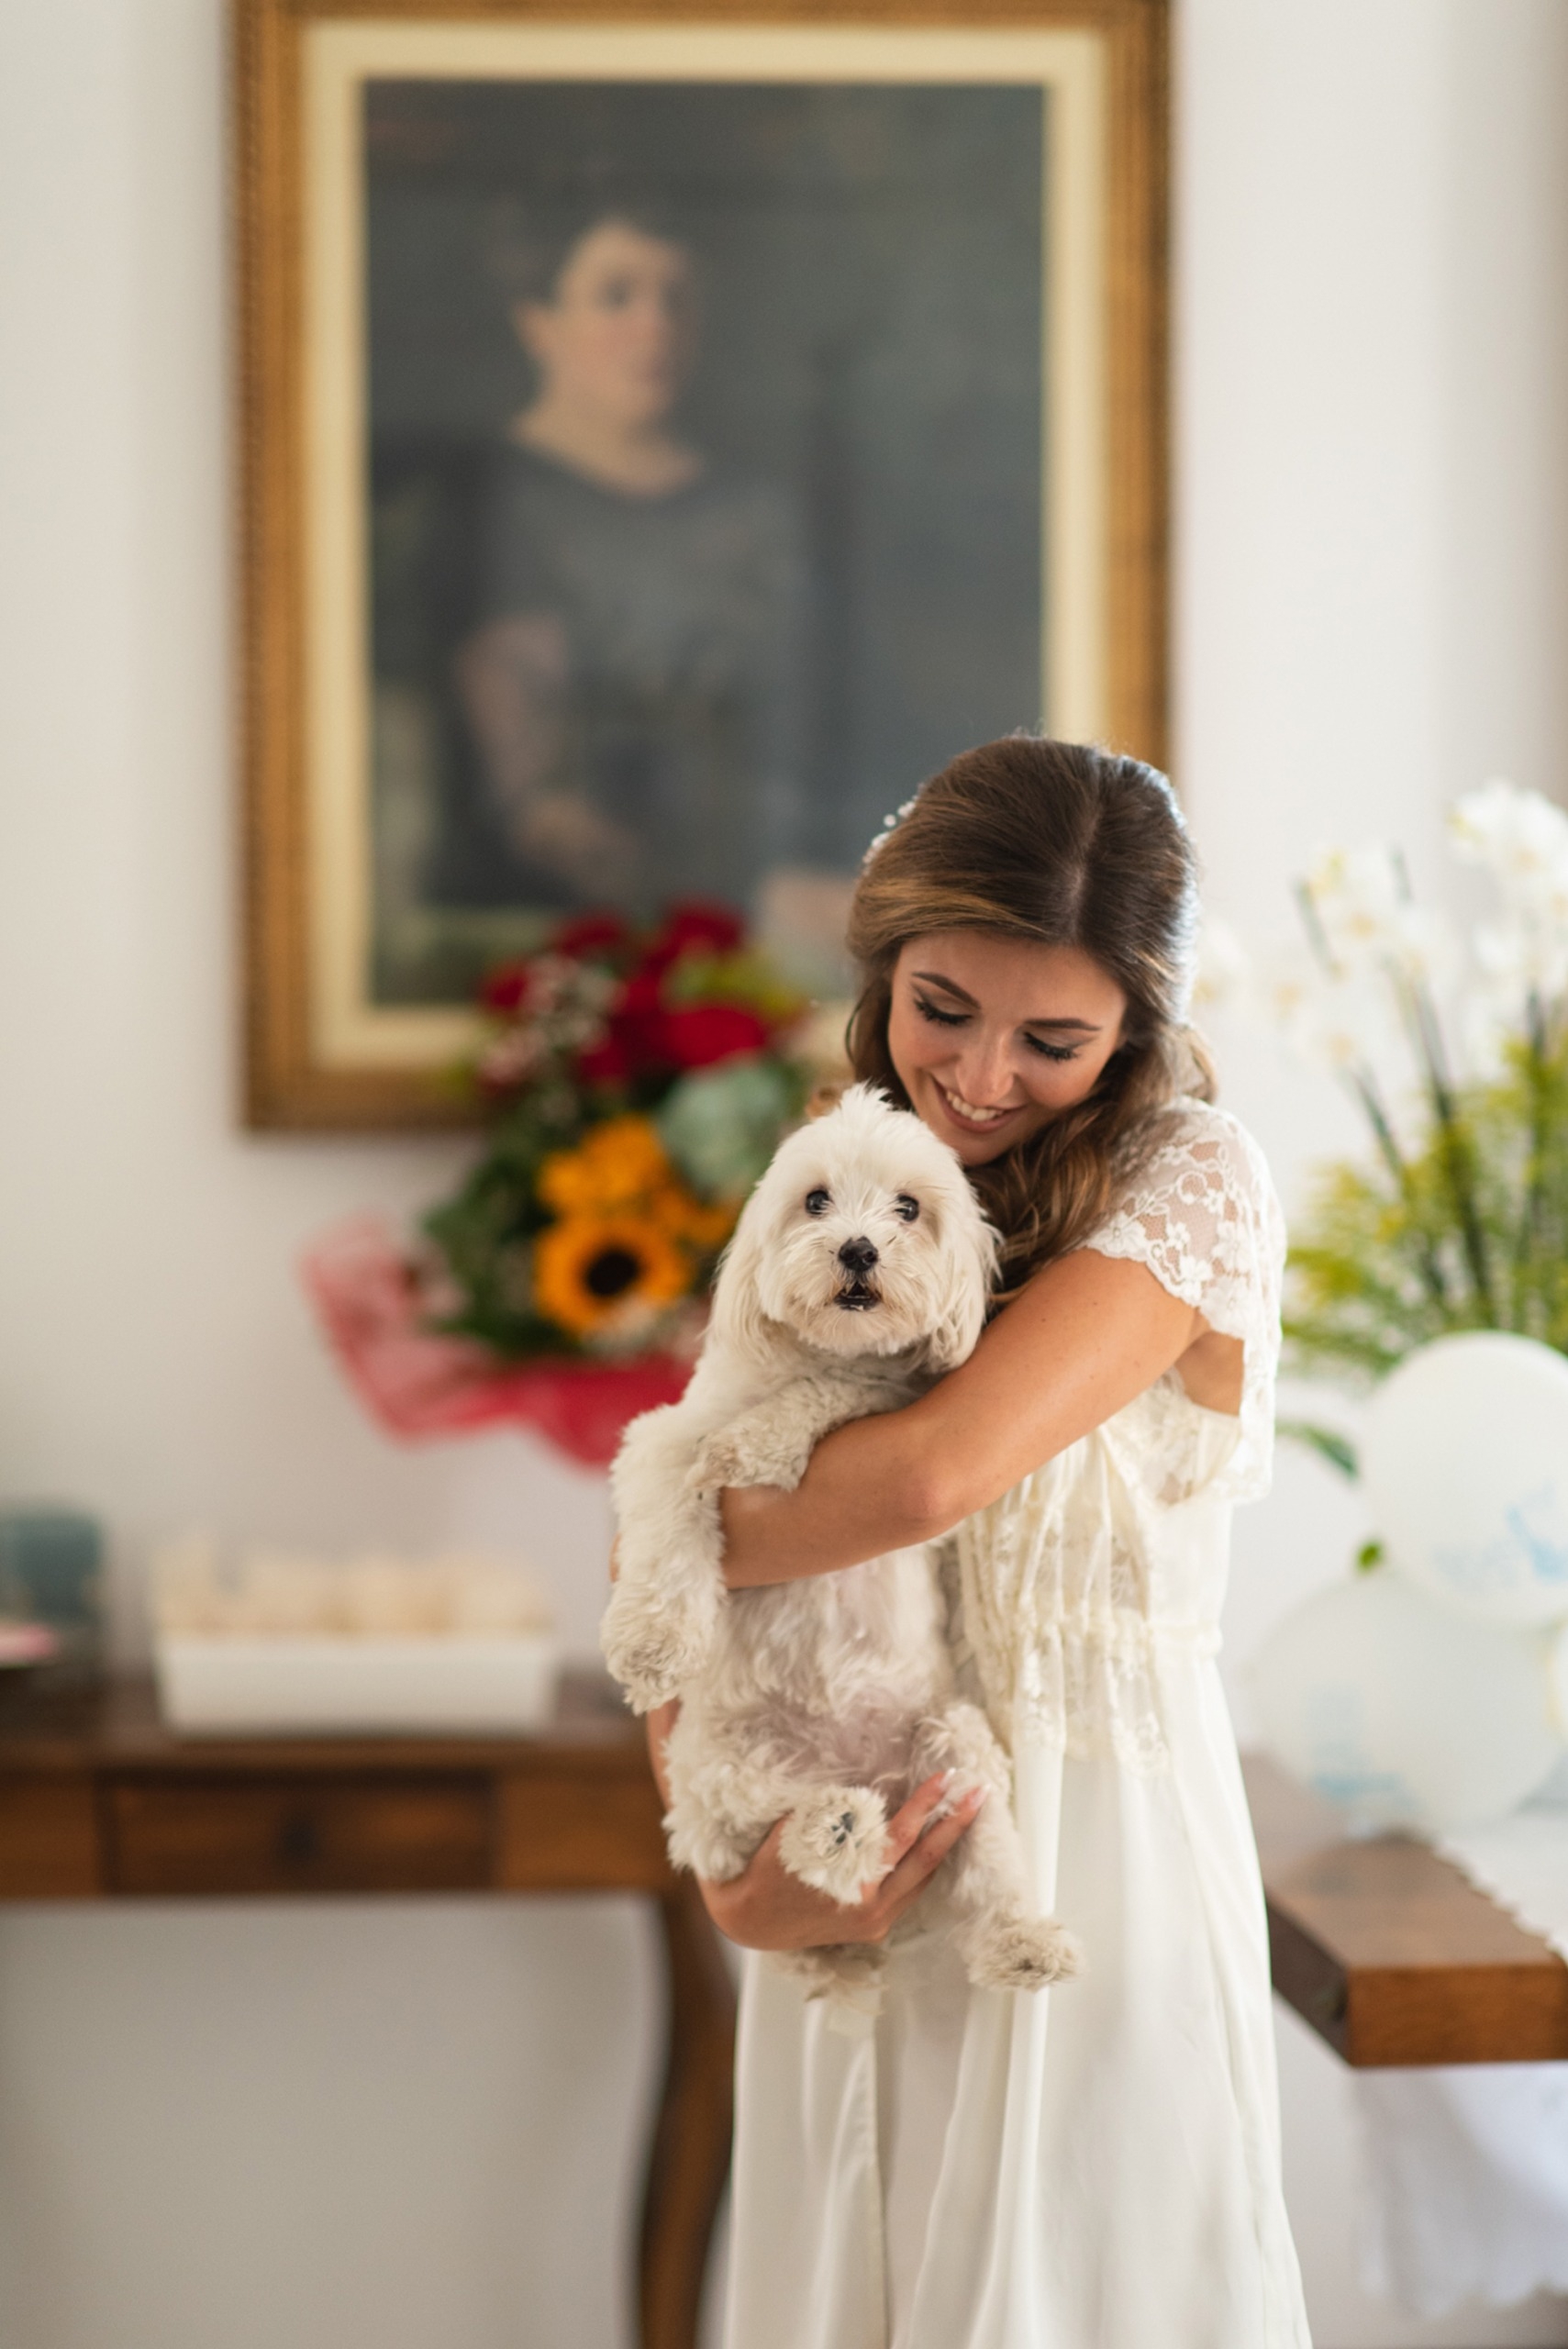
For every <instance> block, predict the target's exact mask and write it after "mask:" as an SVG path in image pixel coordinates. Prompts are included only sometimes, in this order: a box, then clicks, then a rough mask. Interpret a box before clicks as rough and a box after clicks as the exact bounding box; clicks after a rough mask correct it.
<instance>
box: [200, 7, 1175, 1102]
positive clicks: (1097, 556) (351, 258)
mask: <svg viewBox="0 0 1568 2349" xmlns="http://www.w3.org/2000/svg"><path fill="white" fill-rule="evenodd" d="M1167 50H1168V22H1167V6H1166V0H861V4H860V5H859V6H854V7H852V8H850V7H845V6H837V5H833V0H706V5H694V6H673V5H649V0H237V5H236V13H235V42H234V91H235V133H236V135H235V155H236V171H237V201H236V216H237V234H238V247H239V254H238V258H239V346H240V347H239V444H240V458H241V489H240V506H241V579H240V589H241V592H240V610H241V620H240V626H241V634H242V668H241V674H242V711H241V747H242V762H243V771H244V793H245V799H244V806H245V825H244V896H245V950H244V951H245V974H244V1001H245V1043H246V1089H245V1108H246V1114H247V1117H248V1119H249V1122H250V1123H251V1124H252V1125H254V1126H258V1127H272V1128H294V1129H303V1130H346V1129H356V1128H357V1129H368V1130H374V1129H383V1130H396V1129H412V1128H419V1127H434V1126H440V1125H448V1124H452V1123H454V1122H461V1120H462V1116H463V1114H464V1113H463V1111H462V1108H461V1107H460V1106H459V1104H458V1103H457V1101H456V1099H455V1097H454V1095H453V1092H452V1090H451V1088H450V1086H449V1085H445V1084H444V1083H443V1082H442V1074H443V1071H444V1070H445V1069H446V1068H447V1067H448V1066H450V1063H451V1062H452V1061H453V1060H454V1059H455V1058H456V1057H458V1056H459V1055H460V1054H461V1052H462V1049H463V1046H464V1043H465V1041H466V1039H467V1038H468V1036H469V1035H470V1034H471V1033H472V1030H473V1019H472V1014H469V1013H467V1012H465V1010H464V1009H463V1008H462V1006H461V1005H454V1004H450V1003H443V1002H435V1001H431V1002H426V1001H420V1000H417V999H401V1000H385V999H383V998H382V997H381V996H375V995H374V993H373V980H372V975H371V974H372V951H371V941H372V935H373V925H374V923H375V922H376V921H377V920H379V919H381V918H382V915H383V911H384V908H382V907H381V906H380V901H379V900H375V897H374V893H375V891H376V890H377V888H378V887H379V886H380V882H379V880H378V877H377V874H378V868H377V867H376V865H375V861H374V859H375V851H374V847H373V841H372V814H371V799H370V795H371V791H372V788H373V784H372V763H373V761H372V751H371V747H370V745H371V728H372V715H373V702H372V694H373V675H372V666H371V655H370V629H371V620H370V616H369V603H370V593H371V587H370V579H369V573H370V558H369V555H368V553H367V548H368V545H369V543H370V530H371V523H372V516H371V510H370V507H369V504H368V501H369V499H370V496H371V491H370V490H369V488H367V485H366V484H367V482H368V480H369V477H370V476H369V453H370V434H371V419H370V410H369V406H368V399H369V394H368V391H367V383H368V378H369V372H370V361H369V358H368V356H367V345H368V343H369V340H370V336H369V329H368V328H367V325H366V319H367V316H368V312H369V296H368V295H367V293H366V291H365V275H366V265H367V264H366V251H367V243H366V210H367V197H366V194H365V188H366V175H367V165H366V161H365V152H366V144H367V139H368V138H369V135H370V134H369V133H368V132H367V130H366V128H365V126H366V123H367V121H372V122H373V121H374V119H375V117H373V113H372V111H371V103H370V101H369V100H368V99H367V97H366V95H365V94H366V92H367V90H368V89H372V88H373V90H374V91H376V92H382V93H384V92H385V91H386V90H388V89H392V90H393V91H394V92H395V93H396V92H399V91H402V90H404V89H406V88H407V89H412V90H413V91H414V93H415V95H416V96H417V95H418V93H420V92H423V91H426V90H432V91H437V92H439V90H441V89H444V88H449V87H452V86H455V85H459V84H461V85H462V89H463V90H469V89H478V90H481V92H482V93H483V92H484V91H485V90H487V89H488V88H489V86H490V85H491V84H495V85H496V86H497V87H498V88H504V89H505V90H506V92H511V91H513V90H515V89H516V88H517V87H520V86H523V85H527V87H528V88H529V89H531V90H535V91H537V90H539V89H540V88H550V89H554V88H555V87H557V85H560V84H564V83H570V84H571V86H572V89H573V91H574V92H579V93H580V92H581V91H583V90H584V89H585V88H588V87H590V86H591V85H592V86H595V87H596V86H597V85H599V84H604V85H606V86H608V85H612V84H613V85H614V89H615V91H616V92H617V93H618V95H619V97H620V99H621V100H622V101H625V100H626V99H627V93H628V90H636V89H640V88H642V87H646V88H647V89H648V90H650V91H652V90H655V89H658V90H661V91H663V92H665V93H668V92H669V91H670V90H672V89H675V90H677V91H686V90H697V91H700V92H701V93H703V102H704V103H705V104H709V111H710V113H711V112H712V110H713V106H714V105H717V99H713V97H712V94H714V93H719V94H724V93H733V92H736V91H739V90H742V89H744V90H745V91H747V92H750V93H752V94H755V93H756V92H757V91H760V90H767V89H771V88H773V86H774V85H777V87H779V88H781V89H784V88H787V89H788V90H791V91H798V90H802V89H805V90H807V91H818V90H820V91H833V92H840V91H844V90H857V91H858V90H874V91H889V90H891V91H894V92H912V91H916V90H918V91H921V92H924V93H932V92H935V93H942V92H948V91H973V90H983V91H1006V92H1017V93H1021V94H1024V95H1027V96H1028V97H1029V105H1030V106H1033V105H1034V104H1035V99H1034V96H1033V95H1029V94H1033V93H1038V95H1039V98H1040V109H1041V113H1042V118H1047V117H1046V110H1047V109H1049V116H1048V119H1049V123H1050V134H1051V135H1050V138H1049V139H1046V138H1045V135H1044V132H1043V131H1042V132H1041V133H1040V139H1041V146H1042V151H1043V152H1044V154H1045V157H1046V163H1045V168H1044V171H1043V173H1042V176H1041V178H1040V183H1039V204H1040V217H1039V223H1038V236H1039V246H1040V256H1041V262H1042V287H1043V290H1042V292H1041V295H1040V342H1039V346H1038V348H1039V350H1040V380H1039V396H1038V405H1039V411H1040V435H1039V440H1040V450H1039V472H1038V484H1037V491H1036V502H1035V507H1034V508H1033V509H1032V511H1033V512H1034V513H1035V514H1036V515H1037V517H1038V521H1039V531H1040V535H1039V547H1038V551H1039V565H1040V571H1039V576H1040V593H1039V603H1040V613H1041V615H1042V617H1041V618H1040V623H1039V652H1040V707H1038V708H1020V709H1018V711H1017V714H1016V716H1015V717H1014V718H1012V720H1011V722H1014V723H1030V722H1034V720H1035V719H1036V718H1039V717H1040V716H1043V717H1044V718H1045V721H1046V723H1047V724H1048V725H1049V726H1050V728H1051V730H1053V731H1056V732H1059V733H1062V734H1066V735H1076V736H1080V737H1085V738H1093V739H1097V740H1106V741H1108V742H1110V743H1112V744H1113V745H1115V746H1117V747H1118V748H1124V749H1127V750H1129V751H1135V752H1136V753H1138V754H1139V755H1140V756H1143V757H1147V758H1150V759H1152V760H1154V761H1156V762H1159V763H1162V762H1163V758H1164V752H1165V702H1166V496H1167V483H1166V394H1165V367H1166V170H1167V123H1166V114H1167ZM710 100H711V103H710ZM662 102H663V103H668V100H667V98H666V99H665V100H662ZM377 103H381V101H380V100H379V99H378V100H377ZM410 103H412V101H410ZM432 103H435V101H432ZM1008 103H1009V104H1012V103H1013V101H1012V100H1011V99H1010V98H1009V100H1008ZM1019 103H1021V100H1020V101H1019ZM1011 118H1012V117H1008V119H1011ZM410 135H411V134H410ZM407 143H408V142H407V139H406V140H405V144H407ZM438 143H439V142H438ZM449 145H450V140H449ZM857 168H859V166H857ZM1018 510H1020V511H1021V510H1023V509H1022V507H1019V508H1018ZM1029 527H1030V528H1031V529H1033V528H1034V527H1035V525H1034V523H1033V522H1031V523H1030V524H1029ZM890 560H891V558H890ZM992 730H998V731H999V730H1003V729H1002V727H1001V726H1000V725H994V726H993V728H992ZM378 739H379V738H378ZM961 747H962V742H961V741H953V742H951V750H956V749H958V748H961ZM945 754H948V753H944V755H945ZM381 755H382V754H381V752H380V751H379V750H378V751H377V753H376V756H377V757H380V756H381ZM917 780H918V774H908V775H907V779H906V787H912V785H913V784H914V783H915V782H917ZM376 787H378V788H379V785H377V786H376ZM880 813H881V808H880V806H879V807H878V808H877V810H876V814H878V815H880ZM872 828H873V827H867V829H872ZM476 925H477V926H476ZM483 929H484V924H483V920H482V918H481V917H480V916H479V915H475V916H473V918H471V920H470V930H472V931H473V934H474V935H475V936H479V935H481V934H482V933H483ZM399 934H400V935H401V933H399ZM465 935H466V933H465ZM410 984H411V985H412V984H416V983H410Z"/></svg>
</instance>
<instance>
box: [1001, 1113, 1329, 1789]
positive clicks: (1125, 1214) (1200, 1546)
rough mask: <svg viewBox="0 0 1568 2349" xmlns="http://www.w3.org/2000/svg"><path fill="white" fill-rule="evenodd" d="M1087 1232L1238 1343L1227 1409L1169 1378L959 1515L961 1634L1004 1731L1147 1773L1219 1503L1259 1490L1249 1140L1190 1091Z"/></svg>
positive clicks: (1259, 1232) (1261, 1401)
mask: <svg viewBox="0 0 1568 2349" xmlns="http://www.w3.org/2000/svg"><path fill="white" fill-rule="evenodd" d="M1083 1244H1084V1247H1086V1248H1090V1249H1093V1250H1094V1251H1095V1252H1097V1253H1098V1254H1100V1255H1105V1256H1114V1257H1118V1258H1123V1259H1127V1260H1129V1261H1131V1262H1134V1263H1138V1264H1146V1265H1147V1266H1148V1267H1149V1270H1150V1271H1151V1273H1152V1274H1153V1275H1154V1276H1155V1278H1156V1279H1157V1280H1158V1281H1159V1282H1160V1284H1161V1286H1162V1287H1164V1288H1166V1289H1168V1290H1169V1291H1170V1292H1171V1294H1172V1295H1173V1297H1180V1298H1181V1299H1182V1301H1183V1302H1184V1304H1187V1305H1191V1306H1195V1308H1197V1309H1198V1311H1199V1312H1201V1313H1202V1314H1203V1316H1204V1318H1205V1319H1206V1320H1207V1323H1208V1325H1209V1327H1210V1328H1211V1329H1213V1330H1219V1331H1221V1332H1222V1333H1223V1334H1224V1335H1226V1336H1228V1337H1233V1338H1237V1339H1239V1340H1240V1343H1241V1347H1242V1393H1241V1406H1240V1411H1239V1413H1237V1414H1236V1415H1235V1416H1234V1417H1232V1416H1231V1415H1229V1414H1227V1413H1222V1412H1218V1411H1210V1410H1206V1409H1204V1408H1202V1407H1201V1406H1199V1405H1198V1404H1195V1403H1194V1402H1193V1401H1192V1400H1191V1398H1190V1397H1188V1395H1187V1393H1186V1390H1185V1388H1184V1386H1183V1385H1182V1383H1181V1380H1180V1378H1179V1377H1178V1376H1177V1375H1176V1373H1175V1372H1174V1371H1170V1372H1167V1373H1166V1375H1164V1376H1163V1377H1162V1378H1160V1379H1157V1380H1156V1381H1155V1383H1154V1385H1153V1386H1151V1387H1150V1388H1149V1389H1148V1390H1147V1391H1146V1392H1145V1393H1144V1394H1142V1395H1140V1396H1139V1397H1136V1398H1135V1400H1134V1401H1133V1402H1131V1403H1129V1404H1128V1405H1127V1406H1126V1408H1124V1409H1122V1410H1120V1411H1118V1412H1117V1413H1116V1414H1115V1416H1114V1417H1113V1418H1111V1419H1107V1420H1106V1422H1105V1423H1104V1425H1103V1426H1101V1427H1098V1428H1096V1429H1095V1430H1094V1431H1093V1432H1092V1433H1091V1434H1089V1435H1087V1436H1084V1438H1083V1439H1082V1440H1081V1441H1080V1442H1077V1443H1075V1444H1073V1445H1071V1446H1070V1447H1069V1449H1068V1450H1067V1451H1066V1452H1064V1453H1059V1454H1058V1455H1057V1457H1056V1458H1055V1459H1053V1460H1050V1461H1048V1462H1047V1463H1046V1464H1045V1465H1044V1466H1043V1467H1042V1468H1039V1469H1037V1470H1035V1472H1034V1473H1033V1474H1032V1475H1029V1476H1026V1477H1025V1478H1024V1479H1023V1481H1022V1483H1021V1484H1019V1485H1017V1486H1014V1488H1013V1490H1012V1491H1011V1492H1010V1493H1007V1494H1005V1495H1004V1496H1003V1497H1002V1499H1001V1500H999V1501H996V1502H995V1503H993V1505H992V1506H991V1507H990V1508H986V1509H982V1510H980V1511H979V1512H978V1513H977V1514H976V1515H975V1516H973V1517H972V1518H970V1519H969V1520H966V1522H965V1523H964V1524H963V1525H962V1527H961V1528H960V1529H959V1534H958V1543H957V1548H958V1563H959V1579H960V1585H961V1590H962V1624H963V1635H964V1638H965V1642H966V1643H967V1644H968V1645H969V1646H970V1647H971V1648H972V1650H973V1659H974V1663H975V1665H976V1667H977V1668H978V1671H979V1674H980V1677H981V1680H982V1682H983V1684H984V1692H985V1697H986V1701H987V1704H988V1706H989V1708H990V1710H991V1712H992V1715H993V1718H994V1719H995V1720H996V1723H997V1726H998V1728H999V1729H1000V1730H1001V1731H1003V1733H1004V1734H1010V1735H1013V1736H1015V1737H1016V1736H1018V1735H1019V1734H1023V1733H1027V1734H1029V1736H1031V1737H1032V1738H1035V1739H1043V1740H1045V1741H1046V1742H1049V1743H1051V1744H1055V1745H1058V1746H1061V1747H1064V1748H1065V1749H1066V1750H1067V1751H1068V1752H1071V1753H1095V1752H1103V1751H1110V1752H1113V1753H1116V1754H1117V1755H1118V1758H1119V1759H1120V1760H1121V1761H1123V1762H1124V1763H1126V1764H1129V1765H1132V1766H1134V1767H1138V1768H1142V1769H1153V1768H1159V1767H1162V1766H1163V1765H1164V1763H1165V1761H1166V1758H1167V1747H1166V1741H1165V1736H1164V1731H1163V1729H1162V1723H1161V1718H1160V1682H1161V1676H1162V1672H1163V1671H1164V1670H1166V1669H1167V1668H1168V1666H1169V1664H1170V1662H1171V1660H1172V1659H1173V1658H1174V1657H1176V1656H1178V1655H1184V1656H1189V1657H1190V1656H1193V1655H1202V1654H1208V1653H1213V1652H1214V1650H1215V1649H1216V1648H1217V1647H1218V1639H1219V1634H1218V1620H1219V1609H1220V1605H1221V1602H1222V1600H1223V1598H1224V1590H1225V1576H1226V1571H1227V1566H1228V1563H1229V1503H1231V1502H1232V1501H1236V1500H1250V1499H1252V1498H1254V1497H1256V1496H1257V1495H1259V1494H1260V1493H1262V1491H1264V1490H1265V1489H1266V1487H1267V1485H1268V1479H1269V1471H1270V1465H1271V1460H1272V1453H1273V1386H1274V1375H1275V1371H1276V1367H1277V1364H1278V1356H1279V1295H1280V1280H1281V1275H1282V1271H1283V1266H1284V1221H1283V1219H1282V1218H1281V1215H1280V1211H1279V1207H1278V1203H1277V1201H1276V1200H1275V1197H1274V1194H1273V1186H1272V1184H1271V1183H1270V1181H1269V1175H1268V1170H1267V1167H1266V1166H1265V1165H1264V1163H1263V1160H1262V1155H1261V1153H1260V1152H1259V1151H1258V1149H1257V1146H1256V1144H1255V1143H1254V1142H1253V1141H1251V1137H1250V1136H1249V1135H1248V1134H1247V1133H1246V1132H1245V1131H1244V1130H1243V1129H1242V1128H1241V1127H1240V1126H1239V1125H1238V1124H1237V1123H1236V1120H1235V1119H1233V1118H1230V1117H1228V1116H1227V1115H1226V1114H1225V1113H1224V1112H1223V1111H1221V1110H1218V1109H1214V1108H1209V1107H1208V1106H1207V1104H1205V1103H1203V1102H1197V1101H1183V1102H1180V1103H1178V1104H1177V1105H1176V1107H1175V1108H1173V1110H1172V1111H1171V1113H1170V1114H1169V1117H1168V1119H1167V1120H1166V1123H1165V1127H1164V1129H1163V1130H1162V1134H1161V1136H1160V1138H1159V1140H1158V1141H1157V1143H1156V1145H1155V1147H1154V1148H1153V1150H1152V1151H1151V1152H1150V1153H1149V1154H1148V1155H1147V1156H1146V1157H1145V1158H1144V1160H1143V1161H1142V1163H1141V1164H1140V1166H1139V1167H1138V1169H1137V1171H1136V1173H1135V1174H1134V1175H1132V1176H1131V1177H1130V1178H1129V1182H1128V1184H1127V1186H1126V1187H1125V1190H1124V1192H1123V1195H1122V1196H1121V1197H1120V1198H1119V1199H1118V1201H1117V1202H1116V1204H1115V1206H1114V1207H1113V1208H1112V1210H1111V1212H1110V1214H1109V1215H1108V1216H1107V1217H1106V1220H1105V1222H1104V1223H1103V1224H1102V1225H1101V1226H1100V1228H1099V1229H1098V1230H1096V1231H1095V1232H1094V1233H1092V1234H1091V1236H1090V1237H1089V1239H1087V1240H1086V1241H1084V1243H1083Z"/></svg>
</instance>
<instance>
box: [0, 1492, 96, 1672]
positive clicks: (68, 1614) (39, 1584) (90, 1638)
mask: <svg viewBox="0 0 1568 2349" xmlns="http://www.w3.org/2000/svg"><path fill="white" fill-rule="evenodd" d="M103 1557H104V1537H103V1532H102V1529H101V1528H100V1527H99V1525H98V1522H97V1520H96V1519H95V1518H91V1517H87V1516H84V1515H83V1512H82V1511H81V1510H80V1509H71V1508H7V1509H0V1614H6V1615H13V1616H19V1617H22V1618H25V1619H27V1620H30V1621H32V1622H36V1623H47V1624H49V1625H50V1629H51V1630H53V1631H58V1632H59V1633H60V1637H61V1662H62V1663H66V1664H79V1665H85V1666H89V1667H92V1666H95V1665H96V1664H97V1663H98V1662H99V1660H100V1657H101V1654H102V1650H103V1637H104V1596H103Z"/></svg>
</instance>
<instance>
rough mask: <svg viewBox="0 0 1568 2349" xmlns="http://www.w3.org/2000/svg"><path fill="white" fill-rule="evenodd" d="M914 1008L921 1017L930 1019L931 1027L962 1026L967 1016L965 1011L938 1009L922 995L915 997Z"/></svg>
mask: <svg viewBox="0 0 1568 2349" xmlns="http://www.w3.org/2000/svg"><path fill="white" fill-rule="evenodd" d="M915 1008H916V1010H917V1012H918V1013H919V1015H920V1017H921V1019H929V1021H930V1023H931V1025H932V1027H933V1028H962V1025H963V1023H964V1021H965V1020H966V1019H968V1017H969V1014H968V1013H967V1012H966V1011H939V1010H938V1009H937V1007H936V1005H935V1004H934V1003H932V1002H931V1001H930V1000H929V997H928V996H923V995H917V996H916V997H915Z"/></svg>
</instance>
